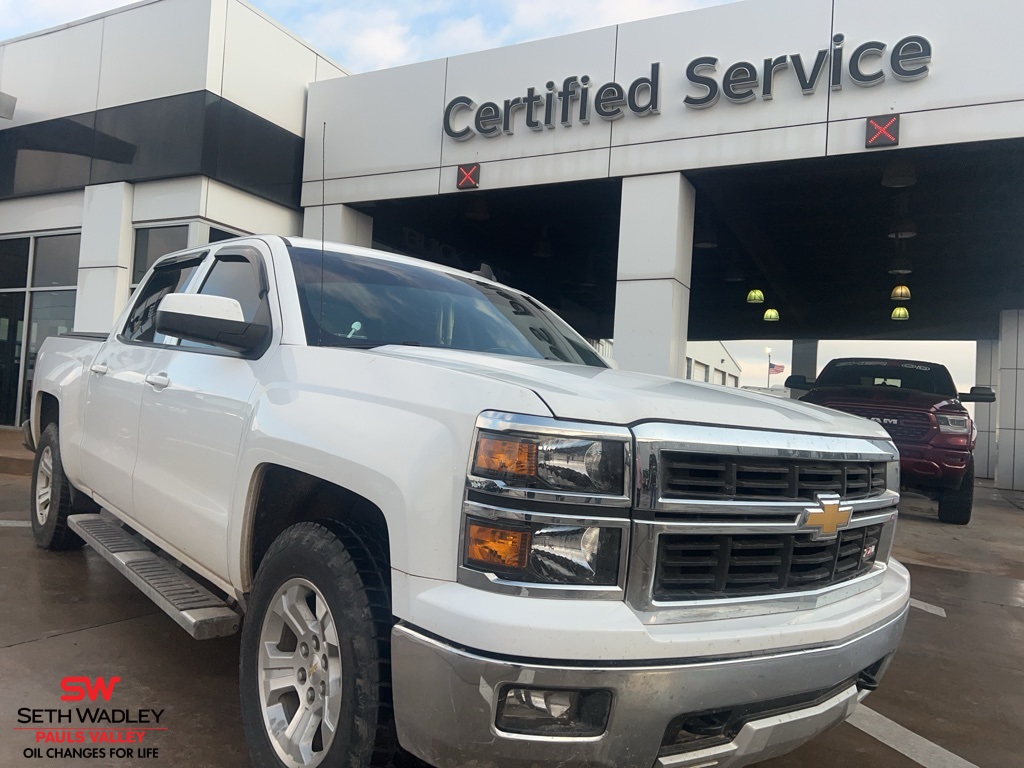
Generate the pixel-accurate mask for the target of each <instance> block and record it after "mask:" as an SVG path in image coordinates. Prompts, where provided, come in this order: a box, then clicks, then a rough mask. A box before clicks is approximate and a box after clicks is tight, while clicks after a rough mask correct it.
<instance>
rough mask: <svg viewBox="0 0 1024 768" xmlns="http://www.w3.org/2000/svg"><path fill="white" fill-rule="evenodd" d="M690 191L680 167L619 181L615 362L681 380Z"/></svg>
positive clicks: (690, 237) (689, 252)
mask: <svg viewBox="0 0 1024 768" xmlns="http://www.w3.org/2000/svg"><path fill="white" fill-rule="evenodd" d="M694 199H695V193H694V189H693V187H692V186H691V185H690V182H688V181H687V180H686V178H685V177H684V176H683V175H682V174H681V173H666V174H659V175H655V176H636V177H631V178H626V179H623V180H622V208H621V210H620V213H619V256H618V271H617V275H616V284H615V331H614V334H615V335H614V338H615V360H616V362H617V363H618V364H619V366H620V367H621V368H623V369H625V370H630V371H642V372H644V373H657V374H662V375H665V376H674V377H676V378H680V379H682V378H685V374H686V370H685V366H686V325H687V320H688V314H689V309H690V263H691V255H692V249H693V209H694Z"/></svg>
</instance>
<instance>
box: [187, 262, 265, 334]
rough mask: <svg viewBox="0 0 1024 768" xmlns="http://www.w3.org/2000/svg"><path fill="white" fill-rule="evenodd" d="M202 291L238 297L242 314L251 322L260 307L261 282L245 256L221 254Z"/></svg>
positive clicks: (211, 294) (214, 294) (232, 297)
mask: <svg viewBox="0 0 1024 768" xmlns="http://www.w3.org/2000/svg"><path fill="white" fill-rule="evenodd" d="M199 292H200V293H205V294H208V295H210V296H226V297H227V298H229V299H237V300H238V303H239V304H240V305H241V307H242V315H243V316H244V317H245V320H246V322H249V323H251V322H252V321H253V318H255V317H256V310H258V309H259V308H260V303H261V301H262V299H260V283H259V278H258V277H257V276H256V269H255V267H253V265H252V264H250V263H249V262H248V261H246V260H245V259H244V258H243V257H241V256H238V257H234V256H228V257H227V258H225V257H223V256H221V257H219V258H218V259H217V261H216V262H214V265H213V269H211V270H210V274H209V276H208V277H207V278H206V282H204V283H203V287H202V290H200V291H199Z"/></svg>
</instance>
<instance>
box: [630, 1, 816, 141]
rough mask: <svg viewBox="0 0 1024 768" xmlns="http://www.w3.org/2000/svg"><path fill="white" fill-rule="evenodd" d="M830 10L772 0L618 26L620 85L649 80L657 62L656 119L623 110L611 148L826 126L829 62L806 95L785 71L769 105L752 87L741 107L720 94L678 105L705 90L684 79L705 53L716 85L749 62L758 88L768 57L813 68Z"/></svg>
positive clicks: (776, 78)
mask: <svg viewBox="0 0 1024 768" xmlns="http://www.w3.org/2000/svg"><path fill="white" fill-rule="evenodd" d="M831 12H832V8H831V3H828V2H822V0H773V1H772V2H763V1H762V2H746V3H733V4H730V5H723V6H718V7H714V8H708V9H704V10H698V11H690V12H688V13H682V14H675V15H673V16H665V17H662V18H654V19H647V20H644V21H636V22H632V23H629V24H623V25H621V26H620V27H619V43H618V62H617V67H616V72H617V75H618V82H619V83H620V84H622V85H623V86H627V85H628V84H629V83H630V82H632V81H633V80H635V79H636V78H638V77H641V76H649V74H650V70H651V63H652V62H655V61H657V62H660V64H661V75H660V80H661V83H660V85H661V103H660V105H659V107H660V111H661V114H660V115H650V116H647V117H640V118H638V117H635V116H634V115H632V114H629V113H627V114H626V115H625V116H624V117H623V118H621V119H619V120H616V122H615V128H614V135H613V141H614V144H615V145H616V146H620V145H623V144H637V143H641V142H650V141H663V140H666V139H677V138H685V137H692V136H713V135H718V134H723V133H735V132H740V131H744V132H745V131H759V130H764V129H766V128H779V127H783V126H791V125H806V124H808V123H817V122H824V121H825V119H826V116H827V114H828V102H829V83H828V69H827V64H826V69H825V71H824V72H823V73H822V74H821V79H820V80H819V81H818V83H817V87H816V89H815V92H814V93H813V94H810V95H804V94H803V93H801V91H800V85H799V82H798V80H797V76H796V74H795V73H794V69H793V67H792V66H790V67H789V68H788V69H785V70H782V71H779V72H777V73H776V74H775V75H774V77H773V79H772V85H773V87H772V95H773V98H772V99H771V100H769V101H765V100H764V99H763V98H762V96H761V93H762V89H761V86H760V85H759V86H758V87H755V88H754V89H753V90H754V92H755V96H754V98H753V99H751V100H750V101H747V102H744V103H740V104H737V103H733V102H731V101H729V100H728V99H727V98H726V97H725V96H724V95H721V96H720V97H719V99H718V101H717V102H716V103H715V104H713V105H712V106H710V107H707V108H704V109H694V108H692V107H688V106H686V105H685V104H684V101H683V100H684V98H685V97H686V96H693V97H700V96H703V95H704V94H705V93H706V91H705V90H704V89H703V88H698V87H696V86H694V85H693V84H691V83H690V82H688V80H687V77H686V70H687V67H688V66H689V64H690V62H691V61H693V60H694V59H696V58H698V57H702V56H708V57H713V58H717V59H718V68H717V70H715V71H708V72H706V73H705V74H707V75H708V76H712V77H714V79H715V80H716V81H717V82H718V84H719V87H721V85H722V81H723V78H724V76H725V72H726V70H727V69H728V68H729V67H730V66H732V65H733V64H736V63H738V62H744V61H746V62H749V63H750V64H753V65H754V66H755V68H756V69H757V70H758V72H759V73H760V76H759V83H761V84H763V81H764V78H763V69H764V59H766V58H774V57H777V56H783V55H788V54H794V53H798V54H800V55H801V57H802V60H803V63H804V66H805V67H806V69H808V70H810V68H811V65H812V64H813V63H814V59H815V55H816V53H817V52H818V51H819V50H820V49H824V48H828V47H829V46H830V43H831V31H830V30H831ZM751 138H755V137H751Z"/></svg>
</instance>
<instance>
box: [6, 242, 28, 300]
mask: <svg viewBox="0 0 1024 768" xmlns="http://www.w3.org/2000/svg"><path fill="white" fill-rule="evenodd" d="M27 281H28V238H27V237H19V238H17V239H15V240H0V288H24V287H25V284H26V283H27Z"/></svg>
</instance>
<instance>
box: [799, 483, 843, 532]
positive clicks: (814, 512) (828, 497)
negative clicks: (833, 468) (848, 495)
mask: <svg viewBox="0 0 1024 768" xmlns="http://www.w3.org/2000/svg"><path fill="white" fill-rule="evenodd" d="M815 498H816V500H817V502H818V506H817V507H810V508H808V509H806V510H804V515H805V517H804V521H803V525H801V528H802V529H803V530H810V532H811V538H813V539H831V538H834V537H835V536H836V535H837V534H838V533H839V531H840V530H841V529H843V528H845V527H846V526H847V525H849V524H850V517H851V515H852V514H853V507H841V506H839V503H840V501H841V499H840V498H839V495H838V494H836V493H819V494H818V495H817V496H816V497H815Z"/></svg>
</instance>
